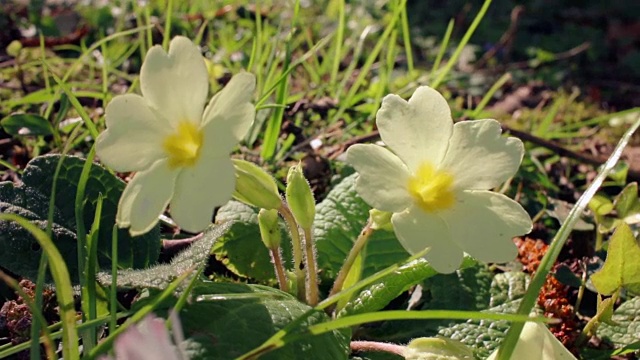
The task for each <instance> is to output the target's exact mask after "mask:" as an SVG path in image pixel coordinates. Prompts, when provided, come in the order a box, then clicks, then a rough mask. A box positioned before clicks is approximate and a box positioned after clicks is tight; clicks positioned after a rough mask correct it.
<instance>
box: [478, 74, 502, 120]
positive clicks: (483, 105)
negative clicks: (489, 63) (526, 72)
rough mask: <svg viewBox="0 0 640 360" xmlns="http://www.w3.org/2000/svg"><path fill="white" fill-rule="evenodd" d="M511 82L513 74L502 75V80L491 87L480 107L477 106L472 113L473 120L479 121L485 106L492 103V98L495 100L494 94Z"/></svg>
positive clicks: (479, 104)
mask: <svg viewBox="0 0 640 360" xmlns="http://www.w3.org/2000/svg"><path fill="white" fill-rule="evenodd" d="M509 80H511V73H506V74H504V75H502V76H501V77H500V79H498V81H496V82H495V84H493V85H492V86H491V88H490V89H489V91H487V93H486V94H485V95H484V97H483V98H482V100H480V103H478V106H476V108H475V110H473V113H471V118H472V119H477V118H478V116H480V114H481V113H482V110H484V108H485V106H487V104H488V103H489V101H491V98H493V94H495V93H496V91H498V90H499V89H500V88H501V87H502V85H504V84H505V83H506V82H507V81H509Z"/></svg>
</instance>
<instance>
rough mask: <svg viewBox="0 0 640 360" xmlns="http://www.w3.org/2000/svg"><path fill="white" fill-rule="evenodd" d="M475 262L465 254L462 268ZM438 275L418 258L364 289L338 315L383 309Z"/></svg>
mask: <svg viewBox="0 0 640 360" xmlns="http://www.w3.org/2000/svg"><path fill="white" fill-rule="evenodd" d="M475 264H476V261H475V260H474V259H473V258H471V257H468V256H465V258H464V261H463V263H462V266H461V268H462V269H464V268H468V267H472V266H473V265H475ZM436 275H438V272H437V271H435V270H434V269H433V268H432V267H431V265H429V263H428V262H427V261H426V260H425V259H416V260H414V261H412V262H410V263H408V264H405V265H403V266H401V267H400V268H398V269H397V270H396V271H394V272H392V273H391V274H389V275H387V276H385V277H383V278H382V279H380V280H379V281H377V282H375V283H373V284H371V285H369V286H367V287H366V288H364V289H362V290H361V291H360V292H359V293H358V294H357V295H356V296H354V298H353V299H352V300H351V301H349V303H348V304H347V305H346V306H345V307H344V308H343V309H342V310H341V311H340V313H339V314H338V317H342V316H347V315H356V314H364V313H370V312H374V311H378V310H381V309H383V308H384V307H385V306H387V305H388V304H389V303H390V302H391V301H392V300H393V299H395V298H397V297H398V296H399V295H400V294H402V293H403V292H405V291H407V290H408V289H409V288H410V287H411V286H413V285H416V284H418V283H420V282H421V281H424V280H425V279H428V278H430V277H432V276H436Z"/></svg>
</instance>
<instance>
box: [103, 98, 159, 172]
mask: <svg viewBox="0 0 640 360" xmlns="http://www.w3.org/2000/svg"><path fill="white" fill-rule="evenodd" d="M106 122H107V130H106V131H104V132H103V133H102V134H100V136H99V137H98V139H97V140H96V153H97V154H98V156H99V157H100V160H101V161H102V162H103V163H104V164H105V165H107V166H109V167H110V168H112V169H114V170H116V171H120V172H127V171H140V170H144V169H146V168H148V167H149V166H151V164H153V163H154V162H156V161H157V160H159V159H161V158H163V157H164V156H165V154H164V152H163V150H162V140H163V138H164V136H165V135H166V134H167V133H168V131H170V127H168V124H167V123H166V122H164V120H162V119H159V118H157V117H156V116H155V115H154V114H153V112H152V111H151V109H149V107H148V106H147V103H146V102H145V100H144V99H143V98H142V97H141V96H139V95H135V94H127V95H122V96H116V97H115V98H114V99H113V100H112V101H111V102H110V103H109V105H107V109H106Z"/></svg>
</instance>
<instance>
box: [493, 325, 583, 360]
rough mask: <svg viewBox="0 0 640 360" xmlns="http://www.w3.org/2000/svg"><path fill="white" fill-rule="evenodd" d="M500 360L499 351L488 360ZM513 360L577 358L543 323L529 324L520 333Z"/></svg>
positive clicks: (570, 359)
mask: <svg viewBox="0 0 640 360" xmlns="http://www.w3.org/2000/svg"><path fill="white" fill-rule="evenodd" d="M497 358H498V350H496V351H494V352H493V353H492V354H491V355H490V356H489V357H488V358H487V360H495V359H497ZM511 358H512V359H521V360H576V357H575V356H573V354H572V353H571V352H570V351H569V350H567V348H565V347H564V345H562V343H561V342H560V341H558V339H557V338H556V337H555V336H554V335H553V333H551V331H549V329H547V327H546V326H545V325H544V324H542V323H537V322H527V323H525V324H524V328H523V329H522V332H521V333H520V338H519V339H518V343H517V344H516V348H515V349H514V350H513V354H511Z"/></svg>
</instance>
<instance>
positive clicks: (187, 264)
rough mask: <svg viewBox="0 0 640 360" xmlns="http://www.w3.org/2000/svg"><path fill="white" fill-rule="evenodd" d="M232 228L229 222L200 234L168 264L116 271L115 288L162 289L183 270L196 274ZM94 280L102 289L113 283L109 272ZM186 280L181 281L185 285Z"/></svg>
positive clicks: (101, 273) (211, 227)
mask: <svg viewBox="0 0 640 360" xmlns="http://www.w3.org/2000/svg"><path fill="white" fill-rule="evenodd" d="M231 227H232V223H230V222H229V223H224V224H221V225H212V226H210V227H209V228H207V230H205V231H204V233H203V234H202V237H201V238H200V239H198V240H196V241H194V243H193V244H191V246H189V247H188V248H187V249H185V250H183V251H182V252H180V253H179V254H178V255H176V256H175V257H174V258H173V259H172V260H171V262H170V263H169V264H160V265H156V266H152V267H150V268H148V269H143V270H133V269H127V270H121V271H118V274H117V275H118V276H117V283H118V287H119V288H127V289H132V288H134V289H142V288H156V289H160V290H163V289H165V288H166V287H167V286H168V285H169V284H170V283H171V282H172V281H173V280H175V279H176V278H177V277H179V276H180V275H182V274H184V273H185V272H187V271H193V272H194V273H196V272H197V270H198V269H200V268H202V267H203V266H205V265H206V264H207V260H208V259H209V254H210V252H211V247H212V246H213V244H214V243H215V242H216V241H217V240H218V239H220V238H221V237H222V236H224V235H225V234H226V233H227V232H228V231H229V229H230V228H231ZM97 279H98V282H99V283H100V284H102V285H103V286H109V285H111V283H112V282H113V278H112V276H111V272H100V273H98V274H97ZM188 282H189V281H184V282H183V284H187V283H188Z"/></svg>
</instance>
